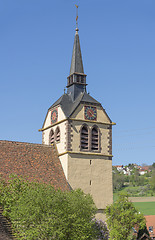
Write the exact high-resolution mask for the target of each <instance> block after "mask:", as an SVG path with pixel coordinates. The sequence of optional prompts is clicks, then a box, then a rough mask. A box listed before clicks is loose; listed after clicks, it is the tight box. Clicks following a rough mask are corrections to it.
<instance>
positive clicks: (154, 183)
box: [150, 170, 155, 191]
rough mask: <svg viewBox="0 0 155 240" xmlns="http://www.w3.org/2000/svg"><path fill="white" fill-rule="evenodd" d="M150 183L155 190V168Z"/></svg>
mask: <svg viewBox="0 0 155 240" xmlns="http://www.w3.org/2000/svg"><path fill="white" fill-rule="evenodd" d="M150 185H151V188H152V190H153V191H155V170H154V171H153V172H152V176H151V178H150Z"/></svg>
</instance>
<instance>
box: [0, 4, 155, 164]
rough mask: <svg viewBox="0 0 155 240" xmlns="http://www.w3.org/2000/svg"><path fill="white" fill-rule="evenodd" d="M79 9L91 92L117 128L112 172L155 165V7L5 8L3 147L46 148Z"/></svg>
mask: <svg viewBox="0 0 155 240" xmlns="http://www.w3.org/2000/svg"><path fill="white" fill-rule="evenodd" d="M75 4H78V5H79V29H80V31H79V35H80V42H81V49H82V56H83V63H84V70H85V73H86V74H87V83H88V87H87V90H88V91H89V92H90V94H91V95H92V96H93V97H94V98H96V99H97V100H98V101H100V102H101V103H102V105H103V107H104V108H105V110H106V111H107V113H108V114H109V116H110V118H111V119H112V121H113V122H116V123H117V125H116V126H114V127H113V155H114V157H113V164H114V165H115V164H124V165H125V164H128V163H138V164H141V163H146V164H152V163H153V162H155V108H154V103H155V1H154V0H136V1H135V0H126V1H124V0H81V1H80V0H77V1H75V0H57V1H53V0H45V1H43V0H22V1H21V0H5V1H4V0H0V103H1V108H0V109H1V114H0V116H1V118H0V139H2V140H14V141H22V142H33V143H41V133H39V132H38V129H39V128H41V127H42V123H43V121H44V118H45V115H46V112H47V109H48V108H49V107H50V106H51V105H52V103H53V102H54V101H56V100H57V99H58V98H59V97H60V96H61V95H62V94H63V91H64V87H65V86H66V82H67V80H66V78H67V76H68V75H69V69H70V63H71V55H72V48H73V41H74V34H75V15H76V8H75Z"/></svg>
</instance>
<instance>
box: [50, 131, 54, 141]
mask: <svg viewBox="0 0 155 240" xmlns="http://www.w3.org/2000/svg"><path fill="white" fill-rule="evenodd" d="M49 140H50V141H49V143H50V144H53V143H54V131H53V129H52V130H51V131H50V139H49Z"/></svg>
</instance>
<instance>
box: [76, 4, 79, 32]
mask: <svg viewBox="0 0 155 240" xmlns="http://www.w3.org/2000/svg"><path fill="white" fill-rule="evenodd" d="M75 6H76V31H79V29H78V18H79V16H78V7H79V6H78V5H76V4H75Z"/></svg>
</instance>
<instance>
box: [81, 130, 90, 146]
mask: <svg viewBox="0 0 155 240" xmlns="http://www.w3.org/2000/svg"><path fill="white" fill-rule="evenodd" d="M81 150H88V128H87V126H83V127H82V129H81Z"/></svg>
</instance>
